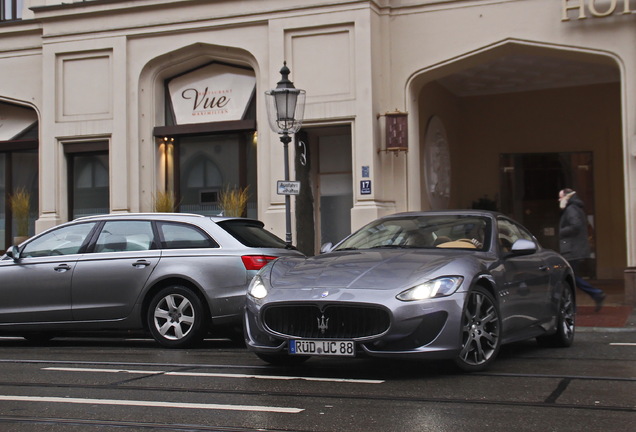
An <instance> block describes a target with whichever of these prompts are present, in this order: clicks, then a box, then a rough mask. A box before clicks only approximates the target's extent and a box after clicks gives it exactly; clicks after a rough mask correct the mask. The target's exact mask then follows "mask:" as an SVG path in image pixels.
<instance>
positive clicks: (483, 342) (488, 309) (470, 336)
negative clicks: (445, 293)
mask: <svg viewBox="0 0 636 432" xmlns="http://www.w3.org/2000/svg"><path fill="white" fill-rule="evenodd" d="M500 329H501V323H500V316H499V309H498V308H497V305H496V303H495V300H494V299H493V297H492V295H491V294H490V293H489V292H488V291H486V290H485V289H483V288H480V287H477V288H475V289H473V290H472V291H471V292H470V293H469V294H468V299H467V301H466V305H465V307H464V312H463V318H462V346H461V351H460V353H459V355H458V357H457V358H456V361H455V362H456V363H457V365H458V366H459V367H460V368H462V369H463V370H466V371H477V370H482V369H485V368H486V366H487V365H488V364H490V362H492V361H493V360H494V358H495V357H496V355H497V353H498V351H499V346H500V345H501V337H500V331H501V330H500Z"/></svg>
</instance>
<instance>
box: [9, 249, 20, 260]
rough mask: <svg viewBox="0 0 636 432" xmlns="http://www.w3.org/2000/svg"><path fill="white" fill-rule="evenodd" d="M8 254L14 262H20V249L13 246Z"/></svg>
mask: <svg viewBox="0 0 636 432" xmlns="http://www.w3.org/2000/svg"><path fill="white" fill-rule="evenodd" d="M6 254H7V256H8V257H9V258H13V261H19V260H20V248H18V247H17V246H15V245H14V246H11V249H9V250H8V251H7V252H6Z"/></svg>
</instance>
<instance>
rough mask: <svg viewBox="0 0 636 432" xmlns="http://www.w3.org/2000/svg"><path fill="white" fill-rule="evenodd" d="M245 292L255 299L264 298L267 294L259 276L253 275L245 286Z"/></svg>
mask: <svg viewBox="0 0 636 432" xmlns="http://www.w3.org/2000/svg"><path fill="white" fill-rule="evenodd" d="M247 294H248V295H250V296H252V297H254V298H255V299H257V300H261V299H264V298H265V297H266V296H267V288H266V287H265V284H264V283H263V279H261V277H260V276H254V278H253V279H252V282H250V285H249V286H248V287H247Z"/></svg>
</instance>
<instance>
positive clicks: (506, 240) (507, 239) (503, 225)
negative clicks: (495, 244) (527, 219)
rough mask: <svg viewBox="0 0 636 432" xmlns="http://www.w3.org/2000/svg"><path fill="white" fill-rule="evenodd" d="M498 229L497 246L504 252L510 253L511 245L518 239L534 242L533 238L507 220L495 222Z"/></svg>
mask: <svg viewBox="0 0 636 432" xmlns="http://www.w3.org/2000/svg"><path fill="white" fill-rule="evenodd" d="M497 225H498V227H499V245H500V246H501V249H502V250H503V251H504V252H510V250H511V248H512V245H513V244H514V242H516V241H517V240H519V239H525V240H530V241H531V242H535V239H534V237H532V235H531V234H530V233H529V232H528V231H526V230H525V229H523V228H521V227H520V226H519V225H517V224H515V223H513V222H512V221H509V220H507V219H499V220H498V221H497Z"/></svg>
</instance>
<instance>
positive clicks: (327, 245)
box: [320, 242, 333, 254]
mask: <svg viewBox="0 0 636 432" xmlns="http://www.w3.org/2000/svg"><path fill="white" fill-rule="evenodd" d="M332 249H333V243H331V242H327V243H325V244H323V245H322V246H321V247H320V253H321V254H324V253H327V252H331V250H332Z"/></svg>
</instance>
